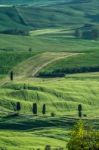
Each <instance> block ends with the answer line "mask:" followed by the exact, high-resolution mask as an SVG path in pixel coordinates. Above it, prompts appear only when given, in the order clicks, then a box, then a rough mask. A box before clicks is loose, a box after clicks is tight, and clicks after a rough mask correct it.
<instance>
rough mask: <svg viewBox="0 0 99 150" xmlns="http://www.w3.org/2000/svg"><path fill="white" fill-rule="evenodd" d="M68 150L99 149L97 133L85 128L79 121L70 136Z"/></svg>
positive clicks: (98, 134)
mask: <svg viewBox="0 0 99 150" xmlns="http://www.w3.org/2000/svg"><path fill="white" fill-rule="evenodd" d="M68 149H69V150H82V149H83V150H98V149H99V132H98V131H95V130H93V129H91V128H90V127H89V126H87V128H86V127H85V124H84V123H83V121H79V122H78V123H77V124H76V126H75V127H74V130H73V132H72V135H71V139H70V141H69V143H68Z"/></svg>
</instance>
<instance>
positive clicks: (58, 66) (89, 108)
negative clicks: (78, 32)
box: [0, 0, 99, 150]
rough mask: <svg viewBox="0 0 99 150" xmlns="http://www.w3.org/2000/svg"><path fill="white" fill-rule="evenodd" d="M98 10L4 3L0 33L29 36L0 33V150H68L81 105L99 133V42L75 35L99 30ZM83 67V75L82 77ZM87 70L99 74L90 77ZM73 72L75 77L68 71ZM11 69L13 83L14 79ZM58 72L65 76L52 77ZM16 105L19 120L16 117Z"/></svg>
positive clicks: (89, 5) (53, 1)
mask: <svg viewBox="0 0 99 150" xmlns="http://www.w3.org/2000/svg"><path fill="white" fill-rule="evenodd" d="M2 4H3V6H1V5H2ZM4 4H6V5H4ZM15 4H17V6H11V5H15ZM18 4H21V5H18ZM26 4H28V5H26ZM98 8H99V2H98V0H88V1H84V2H82V1H80V0H79V1H75V0H74V1H68V3H67V1H65V0H62V1H61V2H60V1H59V0H50V1H49V0H46V2H45V1H44V0H38V1H36V0H29V1H26V0H21V2H20V1H19V0H16V1H12V0H9V1H8V0H1V1H0V32H1V31H4V30H8V29H18V30H24V31H28V32H29V35H27V36H21V35H8V34H0V150H34V149H38V150H39V149H40V150H44V147H45V146H46V145H51V146H52V148H57V147H60V146H61V147H62V148H64V150H67V148H66V145H67V142H68V140H69V138H70V132H71V130H72V128H73V126H74V124H75V123H76V122H77V121H78V119H79V118H78V110H77V108H78V105H79V104H82V107H83V120H84V121H85V122H86V123H88V125H90V126H92V127H93V128H94V129H97V130H99V40H98V39H97V40H84V39H76V38H75V37H74V36H73V34H74V31H75V29H76V28H78V27H81V26H83V25H84V24H94V25H98V23H99V13H98ZM81 68H83V71H82V72H83V73H78V70H77V69H81ZM85 68H87V72H86V73H84V72H85ZM88 68H98V69H97V70H94V71H95V72H91V70H90V72H88ZM73 69H76V70H77V71H76V74H70V72H69V73H67V72H66V71H67V70H73ZM11 70H13V71H14V81H10V78H9V72H10V71H11ZM58 73H60V74H61V73H64V77H61V78H59V77H57V78H55V77H54V76H53V74H58ZM41 74H43V75H46V74H52V76H49V78H44V76H43V78H42V77H41ZM51 77H52V78H51ZM17 102H20V104H21V110H20V112H19V115H15V114H16V103H17ZM33 103H37V106H38V114H37V115H33V112H32V106H33ZM43 104H46V110H47V111H46V114H45V115H43V114H42V106H43ZM85 116H86V117H85Z"/></svg>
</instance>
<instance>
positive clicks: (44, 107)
mask: <svg viewBox="0 0 99 150" xmlns="http://www.w3.org/2000/svg"><path fill="white" fill-rule="evenodd" d="M42 114H43V115H45V114H46V105H45V104H43V108H42Z"/></svg>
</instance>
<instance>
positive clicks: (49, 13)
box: [0, 0, 99, 31]
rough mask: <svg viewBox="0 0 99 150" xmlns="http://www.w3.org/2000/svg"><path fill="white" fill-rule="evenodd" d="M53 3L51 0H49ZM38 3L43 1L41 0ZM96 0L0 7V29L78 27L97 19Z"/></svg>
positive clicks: (98, 5) (94, 21)
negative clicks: (41, 5) (42, 5)
mask: <svg viewBox="0 0 99 150" xmlns="http://www.w3.org/2000/svg"><path fill="white" fill-rule="evenodd" d="M49 2H51V3H52V4H53V1H49ZM40 3H42V4H43V3H44V4H45V2H44V1H43V2H42V1H41V2H40ZM98 7H99V2H98V1H97V0H89V1H84V2H83V3H82V2H81V1H73V2H71V3H67V2H64V3H62V2H61V3H57V4H53V5H51V6H50V5H48V6H44V7H40V6H38V5H37V6H36V7H34V6H5V7H0V30H1V31H3V30H6V29H13V28H14V29H15V28H18V29H22V30H32V29H40V28H48V27H50V28H52V27H66V26H72V27H75V26H76V27H78V26H81V25H82V24H86V23H87V24H88V23H92V24H93V23H94V24H97V23H98V22H99V20H98V17H99V15H98Z"/></svg>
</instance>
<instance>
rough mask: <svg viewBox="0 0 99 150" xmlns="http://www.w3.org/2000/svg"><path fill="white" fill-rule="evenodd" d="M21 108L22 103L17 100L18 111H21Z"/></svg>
mask: <svg viewBox="0 0 99 150" xmlns="http://www.w3.org/2000/svg"><path fill="white" fill-rule="evenodd" d="M20 110H21V104H20V102H17V104H16V111H17V112H19V111H20Z"/></svg>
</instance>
